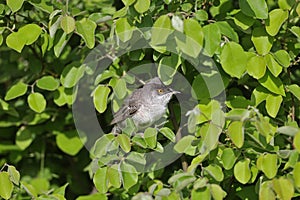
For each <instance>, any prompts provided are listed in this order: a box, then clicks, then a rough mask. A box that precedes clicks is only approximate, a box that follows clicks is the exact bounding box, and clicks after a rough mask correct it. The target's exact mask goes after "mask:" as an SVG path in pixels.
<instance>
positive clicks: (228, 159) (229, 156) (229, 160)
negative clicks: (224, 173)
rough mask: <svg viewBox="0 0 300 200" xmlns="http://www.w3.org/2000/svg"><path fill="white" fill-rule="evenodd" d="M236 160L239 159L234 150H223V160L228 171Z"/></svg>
mask: <svg viewBox="0 0 300 200" xmlns="http://www.w3.org/2000/svg"><path fill="white" fill-rule="evenodd" d="M236 159H237V157H236V155H235V153H234V151H233V149H232V148H226V149H224V150H223V153H222V156H221V160H222V163H223V167H224V168H225V169H226V170H230V169H231V168H232V167H233V165H234V163H235V161H236Z"/></svg>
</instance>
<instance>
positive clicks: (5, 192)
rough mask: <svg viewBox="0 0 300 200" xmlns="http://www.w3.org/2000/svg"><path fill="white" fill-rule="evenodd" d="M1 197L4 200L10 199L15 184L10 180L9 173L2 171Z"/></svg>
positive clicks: (0, 180) (0, 176)
mask: <svg viewBox="0 0 300 200" xmlns="http://www.w3.org/2000/svg"><path fill="white" fill-rule="evenodd" d="M0 183H1V186H0V196H1V197H2V198H4V199H10V197H11V195H12V192H13V184H12V182H11V181H10V179H9V173H8V172H2V171H0Z"/></svg>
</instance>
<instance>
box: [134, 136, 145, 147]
mask: <svg viewBox="0 0 300 200" xmlns="http://www.w3.org/2000/svg"><path fill="white" fill-rule="evenodd" d="M132 142H133V143H134V144H136V145H138V146H140V147H142V148H144V149H145V148H147V144H146V142H145V140H144V138H143V137H142V136H140V135H135V136H134V137H133V138H132Z"/></svg>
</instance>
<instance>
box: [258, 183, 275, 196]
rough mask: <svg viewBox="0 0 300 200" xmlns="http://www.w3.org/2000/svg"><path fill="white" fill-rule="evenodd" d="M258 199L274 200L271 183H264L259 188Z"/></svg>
mask: <svg viewBox="0 0 300 200" xmlns="http://www.w3.org/2000/svg"><path fill="white" fill-rule="evenodd" d="M259 199H269V200H275V199H276V198H275V194H274V192H273V189H272V181H265V182H263V183H262V184H261V185H260V188H259Z"/></svg>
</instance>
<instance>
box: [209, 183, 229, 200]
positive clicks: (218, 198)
mask: <svg viewBox="0 0 300 200" xmlns="http://www.w3.org/2000/svg"><path fill="white" fill-rule="evenodd" d="M210 191H211V195H212V197H213V199H215V200H222V199H224V198H225V197H226V195H227V193H226V192H225V191H224V190H223V189H222V188H221V186H219V185H217V184H211V185H210Z"/></svg>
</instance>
